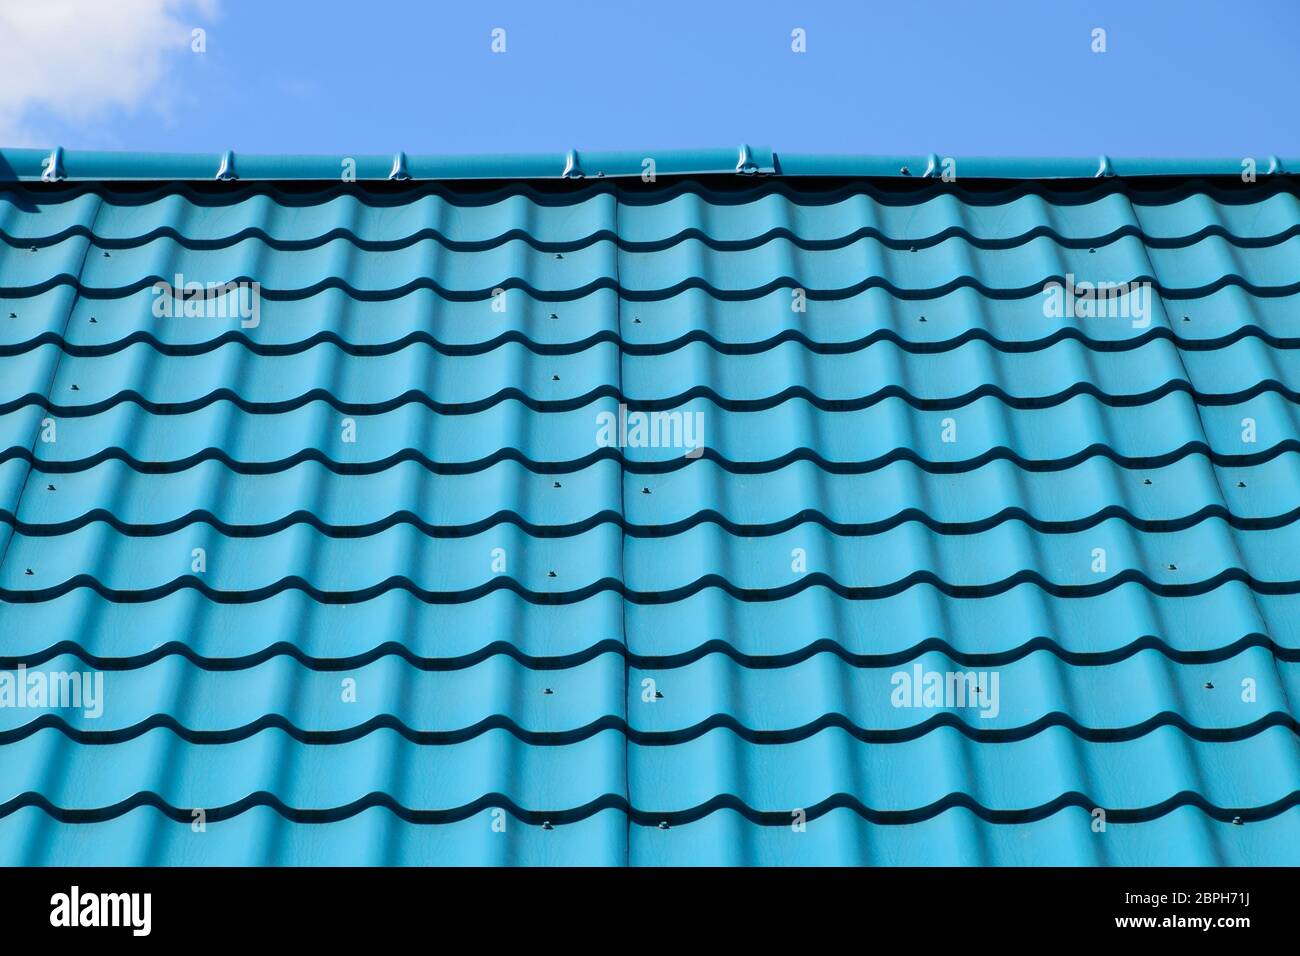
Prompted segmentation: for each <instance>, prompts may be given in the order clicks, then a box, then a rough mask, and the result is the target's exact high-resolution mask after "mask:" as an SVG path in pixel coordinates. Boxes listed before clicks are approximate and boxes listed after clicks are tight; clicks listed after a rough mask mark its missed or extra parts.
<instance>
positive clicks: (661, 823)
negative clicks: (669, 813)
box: [659, 820, 668, 830]
mask: <svg viewBox="0 0 1300 956" xmlns="http://www.w3.org/2000/svg"><path fill="white" fill-rule="evenodd" d="M659 829H660V830H667V829H668V821H667V820H660V821H659Z"/></svg>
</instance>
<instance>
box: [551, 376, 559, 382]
mask: <svg viewBox="0 0 1300 956" xmlns="http://www.w3.org/2000/svg"><path fill="white" fill-rule="evenodd" d="M559 380H560V376H558V375H552V376H551V381H552V382H558V381H559Z"/></svg>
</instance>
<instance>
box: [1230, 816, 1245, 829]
mask: <svg viewBox="0 0 1300 956" xmlns="http://www.w3.org/2000/svg"><path fill="white" fill-rule="evenodd" d="M1242 822H1243V821H1242V819H1241V817H1233V818H1232V825H1233V826H1234V827H1239V826H1241V824H1242Z"/></svg>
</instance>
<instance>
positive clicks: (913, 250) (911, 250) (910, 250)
mask: <svg viewBox="0 0 1300 956" xmlns="http://www.w3.org/2000/svg"><path fill="white" fill-rule="evenodd" d="M907 251H908V252H916V246H911V247H910V248H909V249H908V250H907Z"/></svg>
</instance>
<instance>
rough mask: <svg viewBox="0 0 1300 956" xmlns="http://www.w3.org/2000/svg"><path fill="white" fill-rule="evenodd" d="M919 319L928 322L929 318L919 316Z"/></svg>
mask: <svg viewBox="0 0 1300 956" xmlns="http://www.w3.org/2000/svg"><path fill="white" fill-rule="evenodd" d="M921 321H922V322H928V321H929V320H928V319H927V318H926V317H925V316H921Z"/></svg>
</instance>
